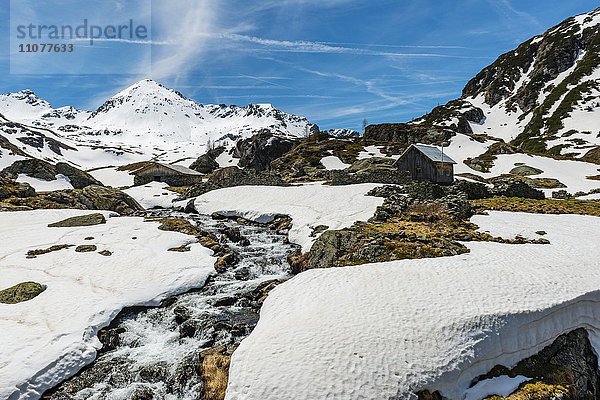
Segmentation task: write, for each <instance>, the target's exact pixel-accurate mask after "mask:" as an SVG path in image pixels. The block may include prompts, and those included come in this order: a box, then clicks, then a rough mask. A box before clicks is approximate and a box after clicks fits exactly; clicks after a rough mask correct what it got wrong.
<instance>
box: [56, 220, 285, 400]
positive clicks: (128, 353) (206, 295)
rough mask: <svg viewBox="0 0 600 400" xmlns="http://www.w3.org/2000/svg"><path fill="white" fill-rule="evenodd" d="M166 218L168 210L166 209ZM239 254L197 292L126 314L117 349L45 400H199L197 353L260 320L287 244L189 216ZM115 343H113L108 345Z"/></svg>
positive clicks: (116, 327)
mask: <svg viewBox="0 0 600 400" xmlns="http://www.w3.org/2000/svg"><path fill="white" fill-rule="evenodd" d="M171 215H172V214H171ZM186 217H187V218H190V219H193V220H194V222H196V223H197V224H198V225H199V226H201V227H202V228H203V229H204V230H206V231H209V232H211V233H214V234H215V235H217V236H218V237H219V239H220V241H221V242H223V243H226V244H227V245H228V246H229V247H230V248H231V249H233V250H235V251H236V252H237V253H238V255H239V262H238V264H237V265H236V266H235V268H234V269H232V270H230V271H227V272H225V273H222V274H217V275H215V276H214V277H213V278H212V279H211V280H209V282H208V283H207V284H206V286H204V287H203V288H202V289H200V290H198V291H195V292H191V293H187V294H184V295H181V296H177V297H176V298H173V299H170V301H167V302H165V303H166V304H165V305H163V307H160V308H152V309H137V310H136V309H131V310H126V311H124V312H123V313H122V314H121V315H120V316H119V317H118V318H117V320H116V321H114V322H113V324H112V325H111V329H110V330H109V332H110V334H111V335H112V336H113V337H114V338H117V337H118V339H116V340H115V342H116V343H117V345H116V348H115V349H114V350H111V351H107V352H104V353H102V354H101V355H100V356H99V357H98V359H97V360H96V361H95V362H94V363H93V364H92V365H91V366H89V367H88V368H86V369H85V370H83V371H82V372H80V373H79V374H78V375H77V376H75V377H74V378H72V379H70V380H69V381H67V382H65V383H63V384H62V385H60V386H59V387H58V388H56V389H55V391H53V393H52V394H49V396H48V398H50V399H82V400H83V399H92V400H94V399H98V400H99V399H114V400H120V399H137V400H142V399H169V400H170V399H173V400H175V399H183V400H188V399H189V400H191V399H201V398H202V395H201V393H202V382H201V379H200V377H199V375H198V372H197V371H198V365H199V354H200V352H201V351H202V350H204V349H209V348H212V347H215V346H219V345H225V346H231V347H232V348H233V347H235V346H236V345H237V344H238V343H239V342H240V341H241V340H242V339H243V338H244V337H246V336H247V335H248V334H249V333H250V332H251V330H252V329H253V328H254V325H255V324H256V322H257V321H258V309H259V307H260V304H259V303H257V294H256V293H257V289H260V288H261V287H263V286H264V285H265V284H266V283H268V282H270V281H274V280H284V279H287V278H288V277H289V274H290V267H289V264H288V262H287V256H288V255H289V253H290V252H291V251H293V249H294V247H293V245H291V244H289V243H288V241H287V238H286V237H285V236H283V235H280V234H277V233H275V232H273V231H271V230H269V229H268V228H267V227H262V226H251V225H238V224H236V223H234V222H231V221H214V220H212V219H211V218H209V217H207V216H188V215H186ZM224 229H239V230H240V233H241V235H242V236H243V237H245V238H247V239H249V244H248V243H247V242H246V243H244V242H243V241H241V242H238V243H233V242H232V241H231V240H229V239H227V238H226V237H225V235H223V234H222V233H221V232H223V230H224ZM113 347H114V346H113Z"/></svg>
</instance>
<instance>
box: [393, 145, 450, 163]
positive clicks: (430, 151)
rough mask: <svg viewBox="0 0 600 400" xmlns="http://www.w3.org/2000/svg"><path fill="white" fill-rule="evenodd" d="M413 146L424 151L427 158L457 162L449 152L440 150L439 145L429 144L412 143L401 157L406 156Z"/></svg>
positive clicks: (442, 161)
mask: <svg viewBox="0 0 600 400" xmlns="http://www.w3.org/2000/svg"><path fill="white" fill-rule="evenodd" d="M411 147H414V148H415V149H417V150H419V151H420V152H421V153H423V154H424V155H425V156H426V157H427V158H429V159H430V160H431V161H433V162H441V163H448V164H457V162H456V161H454V160H453V159H452V158H450V157H449V156H448V155H447V154H444V153H443V152H442V150H440V149H439V148H438V147H436V146H429V145H426V144H412V145H410V147H409V148H408V149H406V151H405V152H404V153H403V154H402V155H401V156H400V158H402V157H404V155H405V154H406V153H407V152H408V151H409V150H410V149H411Z"/></svg>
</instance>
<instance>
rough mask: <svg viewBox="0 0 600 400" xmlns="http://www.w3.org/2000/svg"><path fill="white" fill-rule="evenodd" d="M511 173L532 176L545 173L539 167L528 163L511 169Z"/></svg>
mask: <svg viewBox="0 0 600 400" xmlns="http://www.w3.org/2000/svg"><path fill="white" fill-rule="evenodd" d="M510 173H511V174H513V175H519V176H531V175H539V174H543V173H544V171H542V170H541V169H538V168H534V167H530V166H528V165H519V166H517V167H515V168H513V169H511V170H510Z"/></svg>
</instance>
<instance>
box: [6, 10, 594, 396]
mask: <svg viewBox="0 0 600 400" xmlns="http://www.w3.org/2000/svg"><path fill="white" fill-rule="evenodd" d="M389 120H390V122H389V123H383V124H376V125H368V126H366V127H365V131H364V133H358V132H356V131H353V130H349V129H344V127H339V128H336V129H329V130H326V131H322V130H321V129H320V128H319V127H318V126H317V125H316V124H314V123H311V122H310V121H309V120H308V119H307V118H305V117H303V116H298V115H293V114H289V113H286V112H284V111H281V110H279V109H277V108H275V107H273V106H272V105H270V104H249V105H247V106H244V107H239V106H235V105H224V104H199V103H197V102H195V101H194V100H191V99H189V98H187V97H185V96H184V95H183V94H181V93H179V92H178V91H176V90H173V89H170V88H167V87H165V86H163V85H161V84H160V83H158V82H155V81H153V80H149V79H145V80H142V81H139V82H137V83H135V84H133V85H131V86H130V87H127V88H125V89H123V90H122V91H120V92H119V93H117V94H115V95H114V96H113V97H111V98H109V99H108V100H106V101H105V102H104V103H103V104H102V105H101V106H100V107H99V108H98V109H97V110H94V111H85V110H79V109H76V108H74V107H60V108H54V107H53V106H52V105H51V104H50V103H49V102H48V101H46V100H44V99H41V98H39V97H38V96H37V95H36V94H35V92H34V91H32V90H22V91H19V92H16V93H8V94H4V95H0V270H1V271H2V272H1V273H0V332H1V333H0V338H1V341H2V346H0V398H2V399H10V400H16V399H40V398H43V399H50V400H67V399H68V400H71V399H98V400H99V399H115V400H120V399H131V400H146V399H169V400H171V399H173V400H174V399H185V400H188V399H189V400H192V399H201V400H223V399H228V400H296V399H298V400H314V399H336V400H354V399H420V400H442V399H449V400H465V399H466V400H482V399H488V400H498V399H510V400H521V399H523V400H524V399H531V400H551V399H552V400H559V399H561V400H587V399H599V398H600V368H599V361H598V360H599V359H598V354H599V352H600V269H599V268H598V267H599V261H598V260H600V249H599V248H598V243H599V242H600V229H599V227H600V9H596V10H595V11H592V12H589V13H586V14H582V15H578V16H575V17H572V18H569V19H567V20H565V21H564V22H562V23H561V24H559V25H557V26H555V27H553V28H551V29H549V30H548V31H546V32H545V33H543V34H540V35H538V36H536V37H534V38H532V39H530V40H528V41H526V42H525V43H523V44H521V45H520V46H518V47H517V48H516V49H515V50H513V51H510V52H508V53H506V54H503V55H501V56H500V57H499V58H498V59H497V60H496V61H495V62H493V63H492V64H491V65H489V66H488V67H486V68H484V69H483V70H482V71H481V72H480V73H479V74H477V75H476V76H475V77H474V78H473V79H471V80H470V81H469V82H467V83H466V86H465V87H464V89H463V92H462V94H461V95H460V97H459V98H457V99H456V100H453V101H450V102H448V103H447V104H445V105H441V106H438V107H436V108H434V109H433V110H432V111H431V112H429V113H428V114H426V115H424V116H422V117H420V118H417V119H415V120H412V121H408V122H398V121H396V118H394V116H393V115H390V117H389ZM415 154H416V156H415ZM412 157H414V158H412ZM430 168H432V169H435V170H436V171H446V172H444V173H441V172H440V174H439V175H438V174H437V172H436V174H434V175H431V176H427V177H425V178H424V175H422V174H423V173H426V172H427V171H429V169H430ZM439 168H444V169H439ZM438 169H439V170H438ZM448 171H451V173H450V172H448Z"/></svg>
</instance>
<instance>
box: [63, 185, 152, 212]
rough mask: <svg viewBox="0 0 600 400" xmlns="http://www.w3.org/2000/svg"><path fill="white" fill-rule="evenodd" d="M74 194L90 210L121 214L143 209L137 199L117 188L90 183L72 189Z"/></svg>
mask: <svg viewBox="0 0 600 400" xmlns="http://www.w3.org/2000/svg"><path fill="white" fill-rule="evenodd" d="M74 194H75V196H76V197H77V199H78V200H79V201H80V202H81V203H82V204H84V205H86V206H87V207H88V209H90V210H109V211H115V212H117V213H119V214H121V215H132V214H135V213H136V212H138V211H144V208H143V207H142V206H140V205H139V204H138V202H137V201H135V200H134V199H133V198H132V197H130V196H129V195H128V194H126V193H123V192H121V191H120V190H118V189H113V188H107V187H102V186H96V185H92V186H87V187H85V188H83V189H81V190H78V191H74Z"/></svg>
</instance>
